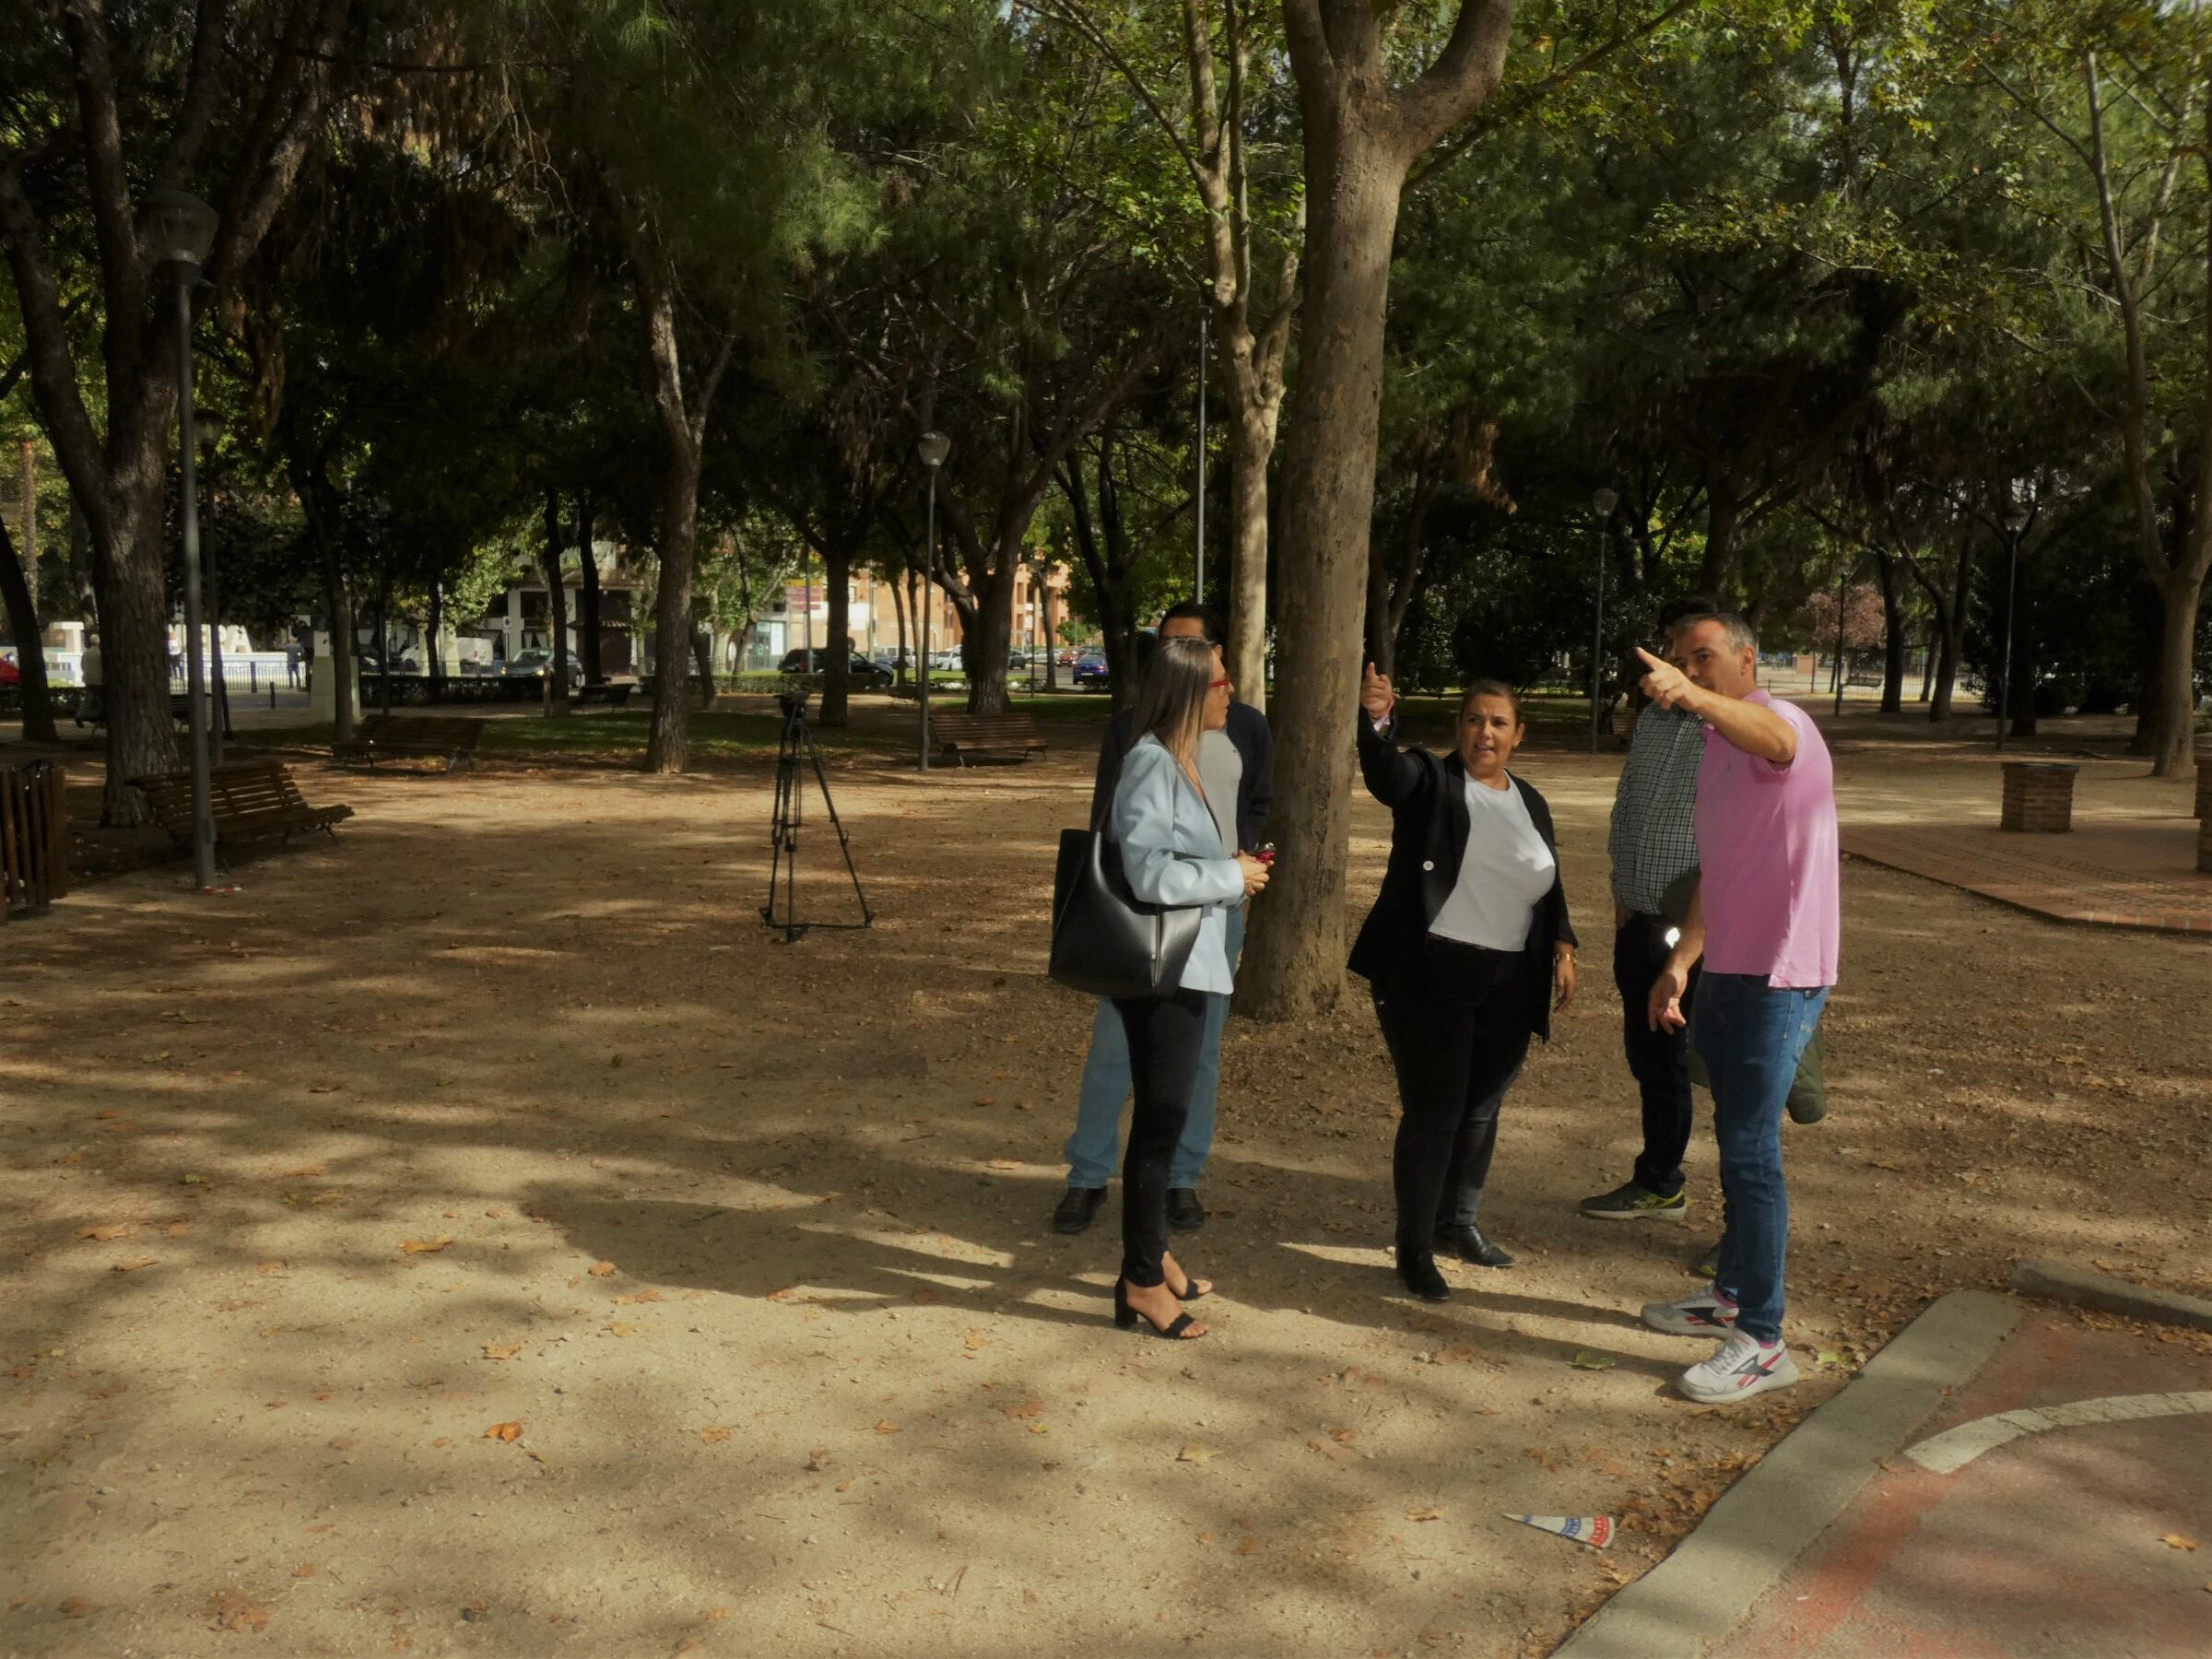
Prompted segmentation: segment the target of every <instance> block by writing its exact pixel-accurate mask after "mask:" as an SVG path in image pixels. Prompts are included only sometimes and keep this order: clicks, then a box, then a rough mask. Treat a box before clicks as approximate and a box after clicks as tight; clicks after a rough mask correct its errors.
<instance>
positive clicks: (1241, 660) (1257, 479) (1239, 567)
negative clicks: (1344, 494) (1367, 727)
mask: <svg viewBox="0 0 2212 1659" xmlns="http://www.w3.org/2000/svg"><path fill="white" fill-rule="evenodd" d="M1231 348H1232V343H1230V342H1226V341H1225V342H1224V344H1223V349H1224V351H1228V350H1230V349H1231ZM1233 383H1234V382H1232V384H1233ZM1282 403H1283V397H1282V388H1281V385H1280V371H1279V370H1278V371H1277V385H1276V388H1275V391H1274V394H1273V396H1272V398H1264V399H1259V400H1255V401H1253V402H1245V401H1243V400H1241V399H1237V398H1232V399H1231V400H1230V408H1229V650H1228V652H1227V653H1225V654H1226V658H1227V662H1228V666H1229V677H1230V679H1232V680H1234V681H1236V683H1237V698H1238V700H1239V701H1241V702H1247V703H1250V704H1251V705H1252V706H1253V708H1255V709H1261V710H1265V708H1266V707H1267V463H1268V459H1269V457H1270V456H1272V455H1273V454H1274V453H1275V436H1276V426H1277V418H1278V417H1279V416H1280V414H1281V411H1282Z"/></svg>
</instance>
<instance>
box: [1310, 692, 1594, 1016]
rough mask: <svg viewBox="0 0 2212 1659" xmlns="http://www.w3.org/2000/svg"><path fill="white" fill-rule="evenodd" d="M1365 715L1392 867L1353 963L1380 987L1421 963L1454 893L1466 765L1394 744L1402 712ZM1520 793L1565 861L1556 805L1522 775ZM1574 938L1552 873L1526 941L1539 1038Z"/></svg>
mask: <svg viewBox="0 0 2212 1659" xmlns="http://www.w3.org/2000/svg"><path fill="white" fill-rule="evenodd" d="M1397 732H1398V724H1397V716H1396V715H1395V714H1393V715H1392V716H1391V721H1390V724H1389V726H1388V727H1387V728H1385V729H1384V730H1382V731H1381V732H1378V731H1376V730H1375V728H1374V723H1373V722H1372V721H1371V720H1369V719H1368V717H1367V712H1366V711H1365V710H1364V709H1362V710H1360V711H1359V771H1360V775H1361V776H1362V777H1364V778H1365V779H1366V780H1367V789H1368V793H1369V794H1371V795H1373V796H1374V797H1375V799H1376V800H1378V801H1380V802H1382V805H1383V806H1387V807H1389V808H1390V811H1391V819H1392V822H1391V831H1390V865H1389V867H1388V868H1387V869H1386V870H1385V871H1384V872H1383V876H1382V892H1381V893H1380V894H1378V895H1377V896H1376V898H1375V907H1374V909H1372V910H1371V911H1369V912H1367V921H1366V923H1365V924H1364V925H1362V926H1361V927H1360V929H1359V938H1358V940H1357V941H1355V942H1354V944H1353V946H1352V958H1351V962H1350V964H1349V966H1350V968H1351V971H1353V972H1354V973H1357V974H1359V975H1360V976H1361V977H1362V978H1363V979H1365V980H1366V981H1367V982H1369V983H1370V984H1371V985H1372V986H1374V988H1375V990H1376V991H1377V992H1379V993H1387V992H1388V991H1389V990H1390V989H1391V987H1392V985H1393V983H1394V982H1395V980H1396V979H1397V977H1398V975H1399V974H1400V973H1402V972H1405V971H1407V970H1409V969H1412V968H1415V967H1416V966H1418V963H1419V961H1420V959H1421V943H1422V941H1423V940H1424V939H1425V938H1426V937H1427V936H1428V933H1429V924H1430V923H1431V922H1433V921H1435V920H1436V913H1437V912H1439V911H1441V910H1442V909H1443V908H1444V900H1447V899H1449V898H1450V897H1451V896H1452V888H1453V886H1454V885H1456V884H1457V882H1458V880H1459V865H1460V861H1461V860H1462V859H1463V858H1465V856H1466V851H1467V833H1468V826H1467V798H1466V794H1465V791H1466V780H1467V769H1466V767H1465V765H1464V764H1463V763H1462V762H1461V760H1460V758H1459V757H1458V756H1457V755H1456V754H1453V755H1432V754H1430V752H1429V751H1428V750H1427V749H1421V748H1411V749H1405V750H1400V749H1399V747H1397V744H1396V742H1395V738H1396V736H1397ZM1513 782H1516V783H1519V784H1520V785H1521V798H1522V799H1523V800H1524V802H1526V803H1527V806H1528V817H1529V821H1530V822H1532V823H1533V824H1535V827H1536V833H1537V834H1538V835H1540V836H1542V837H1543V838H1544V844H1545V845H1546V846H1547V847H1548V848H1550V849H1551V856H1552V861H1553V863H1554V864H1555V865H1556V864H1557V863H1558V861H1559V842H1558V841H1557V840H1556V839H1555V838H1554V836H1553V833H1552V828H1551V808H1550V806H1548V805H1547V804H1546V802H1545V799H1544V797H1543V796H1542V795H1540V794H1537V793H1536V792H1535V789H1534V788H1533V787H1531V786H1530V785H1529V784H1528V783H1526V782H1524V781H1523V780H1521V779H1519V778H1515V779H1514V780H1513ZM1560 943H1564V944H1568V945H1573V944H1575V943H1577V941H1576V939H1575V936H1574V927H1573V924H1571V923H1570V922H1569V921H1568V919H1567V889H1566V887H1565V886H1564V884H1562V883H1561V881H1560V880H1559V877H1558V876H1557V875H1554V876H1553V877H1552V882H1551V891H1550V892H1548V893H1547V894H1545V895H1544V897H1543V898H1542V899H1540V900H1537V901H1536V907H1535V916H1534V917H1533V918H1532V919H1531V921H1530V924H1529V929H1528V942H1527V944H1525V945H1524V946H1523V947H1522V951H1521V959H1522V971H1521V974H1520V981H1521V994H1523V995H1524V997H1525V998H1526V999H1527V1009H1528V1020H1529V1029H1530V1030H1533V1031H1534V1032H1535V1034H1536V1035H1537V1036H1539V1037H1542V1038H1544V1039H1545V1040H1546V1041H1549V1040H1550V1037H1551V954H1552V947H1553V946H1554V945H1555V944H1560Z"/></svg>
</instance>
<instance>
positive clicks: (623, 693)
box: [571, 680, 637, 709]
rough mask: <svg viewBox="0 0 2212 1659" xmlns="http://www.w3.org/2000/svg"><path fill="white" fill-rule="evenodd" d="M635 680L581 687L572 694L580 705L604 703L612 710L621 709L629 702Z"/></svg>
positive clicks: (605, 682)
mask: <svg viewBox="0 0 2212 1659" xmlns="http://www.w3.org/2000/svg"><path fill="white" fill-rule="evenodd" d="M636 685H637V682H636V681H635V680H606V681H603V682H601V683H600V684H598V685H596V686H579V687H577V688H576V689H575V690H574V691H573V692H572V693H571V696H572V697H573V699H574V700H576V701H577V702H579V703H595V702H603V703H605V704H606V706H607V707H608V708H610V709H619V708H621V707H623V706H624V705H626V704H627V703H628V702H629V694H630V692H631V690H632V689H634V688H635V687H636Z"/></svg>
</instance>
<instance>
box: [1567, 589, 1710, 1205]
mask: <svg viewBox="0 0 2212 1659" xmlns="http://www.w3.org/2000/svg"><path fill="white" fill-rule="evenodd" d="M1711 610H1712V605H1711V603H1710V602H1709V601H1706V600H1704V599H1701V598H1691V599H1678V600H1676V601H1675V602H1674V603H1672V604H1670V605H1668V606H1666V607H1665V609H1663V610H1662V611H1661V612H1660V613H1659V631H1660V636H1661V639H1662V641H1664V640H1665V637H1666V635H1667V634H1668V633H1669V632H1670V631H1671V630H1672V629H1673V628H1674V626H1675V624H1676V622H1677V621H1678V620H1679V619H1680V618H1684V617H1695V616H1703V615H1705V614H1707V613H1708V612H1710V611H1711ZM1663 648H1664V647H1663ZM1704 755H1705V731H1704V723H1703V722H1702V721H1700V719H1699V718H1698V717H1697V716H1696V715H1694V714H1691V713H1688V712H1686V711H1683V710H1679V709H1662V708H1658V707H1656V706H1654V707H1650V708H1646V709H1645V710H1644V711H1643V712H1642V713H1641V714H1640V715H1639V716H1638V717H1637V720H1636V733H1635V735H1634V737H1632V738H1631V739H1630V744H1629V763H1628V765H1627V766H1625V767H1624V768H1622V770H1621V774H1620V782H1619V785H1618V788H1617V789H1616V790H1615V792H1614V795H1613V828H1612V834H1611V837H1610V847H1611V852H1612V854H1613V925H1614V930H1615V931H1614V935H1613V982H1614V983H1615V984H1616V985H1617V986H1618V987H1619V990H1620V1004H1621V1013H1622V1022H1621V1025H1622V1030H1621V1035H1622V1041H1623V1042H1624V1044H1625V1046H1626V1047H1627V1049H1628V1056H1629V1070H1630V1073H1632V1074H1633V1075H1634V1077H1635V1078H1636V1085H1637V1088H1639V1089H1640V1090H1641V1093H1642V1096H1643V1150H1642V1152H1641V1153H1640V1154H1639V1155H1638V1157H1637V1159H1636V1165H1635V1170H1634V1171H1633V1173H1632V1174H1631V1176H1630V1179H1629V1180H1628V1181H1626V1182H1623V1183H1622V1184H1621V1185H1619V1186H1617V1187H1615V1188H1614V1189H1613V1190H1612V1191H1611V1192H1609V1193H1600V1194H1597V1195H1596V1196H1595V1197H1594V1198H1585V1199H1583V1202H1582V1206H1581V1208H1582V1212H1583V1215H1585V1216H1594V1217H1597V1218H1601V1219H1604V1220H1608V1221H1642V1220H1660V1221H1674V1222H1680V1221H1682V1220H1684V1219H1685V1218H1687V1216H1688V1210H1689V1203H1688V1199H1687V1198H1686V1197H1685V1196H1684V1194H1683V1174H1682V1154H1683V1152H1684V1151H1685V1150H1686V1149H1687V1148H1688V1146H1689V1131H1690V1119H1691V1096H1690V1079H1689V1038H1688V1032H1687V1030H1671V1031H1654V1030H1652V1029H1651V1024H1650V1021H1649V1019H1648V1018H1646V1006H1647V1004H1648V1003H1649V1001H1650V998H1651V992H1652V982H1653V980H1655V979H1656V978H1658V976H1659V971H1660V970H1661V969H1662V968H1664V967H1665V965H1666V959H1667V956H1668V953H1669V952H1670V951H1672V950H1673V948H1674V946H1675V941H1676V939H1677V937H1679V936H1680V935H1679V933H1678V929H1679V927H1680V925H1681V922H1682V917H1683V912H1684V909H1685V907H1686V906H1687V904H1688V896H1689V893H1690V891H1691V889H1692V888H1695V887H1696V885H1697V878H1698V837H1697V827H1696V822H1695V820H1696V815H1697V805H1698V767H1699V764H1700V762H1701V761H1702V760H1703V759H1704ZM1696 988H1697V975H1696V972H1695V971H1694V970H1693V971H1692V972H1691V975H1690V989H1689V990H1688V991H1686V992H1685V993H1684V994H1683V1006H1684V1008H1685V1010H1687V1009H1688V1005H1689V998H1690V996H1691V995H1692V994H1694V993H1695V991H1696Z"/></svg>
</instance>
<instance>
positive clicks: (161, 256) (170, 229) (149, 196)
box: [138, 190, 217, 268]
mask: <svg viewBox="0 0 2212 1659" xmlns="http://www.w3.org/2000/svg"><path fill="white" fill-rule="evenodd" d="M216 224H217V219H216V213H215V209H214V208H212V207H210V206H207V204H206V203H205V202H203V201H201V200H200V199H199V197H197V196H189V195H186V194H184V193H183V192H182V191H181V190H149V191H147V193H146V201H145V204H144V206H141V207H140V209H139V212H138V248H139V252H140V253H143V254H145V256H146V257H147V260H148V261H150V262H151V263H152V264H154V265H167V264H169V263H170V262H171V260H174V261H175V262H176V263H178V264H179V265H192V266H194V267H195V268H196V267H197V266H199V265H205V264H206V263H207V252H208V250H209V249H211V248H213V247H214V246H215V227H216Z"/></svg>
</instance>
